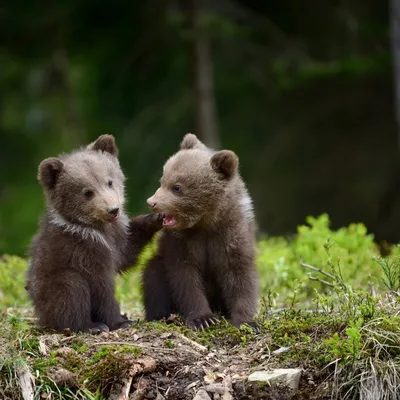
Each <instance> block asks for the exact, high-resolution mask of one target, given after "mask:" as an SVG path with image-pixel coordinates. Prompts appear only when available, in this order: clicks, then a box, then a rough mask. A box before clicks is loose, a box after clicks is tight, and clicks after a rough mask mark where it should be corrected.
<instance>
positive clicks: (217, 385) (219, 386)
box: [204, 383, 228, 394]
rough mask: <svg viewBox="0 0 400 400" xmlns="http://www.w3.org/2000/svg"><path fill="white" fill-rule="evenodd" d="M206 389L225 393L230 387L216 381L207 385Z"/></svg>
mask: <svg viewBox="0 0 400 400" xmlns="http://www.w3.org/2000/svg"><path fill="white" fill-rule="evenodd" d="M204 390H206V391H207V392H211V393H218V394H224V393H225V392H226V391H227V390H228V389H227V388H226V387H225V386H224V385H222V384H220V383H214V384H212V385H207V386H205V387H204Z"/></svg>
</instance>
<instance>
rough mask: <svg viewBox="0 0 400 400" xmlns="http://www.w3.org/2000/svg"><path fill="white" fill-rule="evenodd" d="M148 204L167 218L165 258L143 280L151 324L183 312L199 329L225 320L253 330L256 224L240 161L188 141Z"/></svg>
mask: <svg viewBox="0 0 400 400" xmlns="http://www.w3.org/2000/svg"><path fill="white" fill-rule="evenodd" d="M147 203H148V205H149V207H150V208H151V209H152V210H153V212H157V213H160V214H162V215H163V216H164V217H163V230H162V231H161V235H160V238H159V245H158V252H157V253H156V255H155V256H154V258H153V259H151V260H150V262H149V263H148V264H147V266H146V268H145V270H144V273H143V276H142V284H143V294H144V299H143V300H144V306H145V315H146V319H147V320H159V319H163V318H167V317H168V316H169V315H170V314H171V313H179V314H181V315H182V316H183V318H184V319H185V321H186V324H187V325H188V326H189V327H190V328H192V329H196V330H197V329H204V328H206V327H208V326H209V325H211V324H215V323H217V322H218V319H217V318H216V316H215V313H222V315H223V316H224V317H227V318H229V319H230V320H231V322H232V323H233V325H235V326H236V327H239V326H240V325H241V324H244V323H248V324H253V317H254V314H255V312H256V306H257V296H258V286H259V283H258V273H257V269H256V266H255V263H254V253H255V221H254V213H253V207H252V201H251V198H250V196H249V194H248V191H247V189H246V187H245V184H244V182H243V180H242V178H241V176H240V174H239V160H238V157H237V156H236V154H235V153H233V152H232V151H229V150H221V151H214V150H212V149H209V148H207V147H206V146H205V145H204V144H203V143H202V142H201V141H199V140H198V139H197V137H196V136H195V135H193V134H187V135H185V137H184V139H183V141H182V143H181V145H180V151H178V152H177V153H175V154H174V155H173V156H172V157H170V158H169V159H168V160H167V162H166V164H165V165H164V171H163V175H162V178H161V180H160V187H159V188H158V190H157V191H156V192H155V194H154V195H153V196H152V197H150V198H149V199H148V200H147Z"/></svg>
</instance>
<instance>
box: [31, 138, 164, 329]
mask: <svg viewBox="0 0 400 400" xmlns="http://www.w3.org/2000/svg"><path fill="white" fill-rule="evenodd" d="M38 179H39V181H40V183H41V184H42V186H43V187H44V192H45V195H46V200H47V210H46V213H45V215H44V217H43V218H42V221H41V224H40V229H39V233H38V234H37V235H36V236H35V237H34V238H33V240H32V245H31V249H30V253H31V254H30V255H31V260H30V266H29V270H28V282H27V286H26V288H27V290H28V292H29V296H30V298H31V300H32V301H33V304H34V308H35V312H36V314H37V316H38V319H39V324H40V325H41V326H45V327H48V328H53V329H55V330H58V331H62V330H64V329H70V330H71V331H83V332H88V333H99V332H102V331H108V330H115V329H118V328H121V327H127V326H129V325H131V324H132V321H129V320H128V319H127V318H126V317H125V316H122V315H121V312H120V307H119V304H118V302H117V300H116V299H115V295H114V290H115V276H116V274H117V273H118V272H121V271H123V270H126V269H127V268H129V267H130V266H132V265H134V264H135V263H136V261H137V257H138V255H139V253H140V251H141V250H142V248H143V247H144V246H145V245H146V244H147V243H148V242H149V241H150V240H151V239H152V237H153V235H154V233H155V232H157V231H158V230H160V229H161V228H162V223H161V218H160V217H159V215H157V214H149V215H143V216H138V217H136V218H133V219H132V220H129V218H128V217H127V215H126V214H125V213H124V211H123V205H124V181H125V177H124V174H123V172H122V170H121V168H120V165H119V161H118V148H117V146H116V144H115V140H114V137H113V136H111V135H102V136H100V137H99V138H98V139H97V140H96V141H95V142H93V143H91V144H90V145H89V146H87V147H86V148H82V149H79V150H76V151H74V152H72V153H70V154H63V155H61V156H59V157H58V158H48V159H46V160H44V161H42V162H41V163H40V165H39V172H38Z"/></svg>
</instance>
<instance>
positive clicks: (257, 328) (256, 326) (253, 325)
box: [243, 321, 261, 333]
mask: <svg viewBox="0 0 400 400" xmlns="http://www.w3.org/2000/svg"><path fill="white" fill-rule="evenodd" d="M243 325H245V326H248V327H249V328H251V329H253V331H254V333H260V332H261V327H260V325H259V324H258V323H257V322H256V321H251V322H246V323H244V324H243Z"/></svg>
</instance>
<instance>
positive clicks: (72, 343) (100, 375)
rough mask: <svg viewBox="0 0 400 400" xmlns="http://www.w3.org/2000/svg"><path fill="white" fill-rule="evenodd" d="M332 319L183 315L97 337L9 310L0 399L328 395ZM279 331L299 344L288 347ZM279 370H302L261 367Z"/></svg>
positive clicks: (3, 342)
mask: <svg viewBox="0 0 400 400" xmlns="http://www.w3.org/2000/svg"><path fill="white" fill-rule="evenodd" d="M323 319H324V318H322V317H321V315H316V314H313V313H311V314H310V313H304V314H303V313H301V312H298V311H294V310H292V311H286V312H282V313H277V314H275V315H274V316H271V318H270V321H269V324H268V325H269V328H270V330H269V331H268V328H267V327H265V328H264V327H261V329H260V332H254V331H253V329H252V328H250V327H242V329H240V330H238V329H236V328H234V327H232V326H231V325H230V324H229V323H228V322H226V321H222V322H221V324H220V325H218V326H214V327H211V328H209V329H207V330H206V331H203V332H193V331H190V330H189V329H187V328H186V327H184V326H183V325H182V324H181V323H180V322H179V319H176V320H175V321H171V323H143V322H139V323H138V324H137V325H136V326H134V327H132V328H128V329H121V330H117V331H113V332H103V333H101V334H100V335H96V336H95V335H85V334H74V333H72V334H71V333H69V332H66V333H64V334H60V333H52V332H49V331H45V330H42V329H38V328H36V327H35V326H34V325H33V324H34V320H33V318H32V317H31V311H30V310H27V311H25V312H24V313H20V312H18V313H15V310H12V309H9V310H8V315H5V318H4V319H3V321H4V322H3V323H2V327H1V330H2V335H1V338H0V344H1V347H0V359H1V360H2V361H0V367H2V372H3V379H2V380H1V382H0V398H1V399H10V400H14V399H22V398H24V399H25V400H26V399H54V398H60V399H73V398H74V399H110V400H111V399H113V400H117V399H118V400H123V399H135V400H139V399H157V400H162V399H177V400H179V399H185V400H186V399H187V400H189V399H190V400H192V399H196V400H206V399H221V400H228V399H293V398H295V399H306V398H307V399H328V398H330V395H331V393H332V385H333V383H334V382H333V381H332V379H331V378H332V376H330V375H331V373H332V369H331V368H328V369H326V370H325V371H324V370H323V368H322V364H321V365H319V366H318V365H317V364H316V358H315V355H316V354H315V352H316V351H318V347H320V346H321V343H322V339H323V337H326V336H329V335H331V333H332V329H336V328H335V324H336V323H338V322H339V320H338V319H336V320H335V318H333V319H332V320H331V321H323ZM321 324H326V326H325V327H322V326H321ZM295 326H298V327H297V328H296V327H295ZM299 328H300V329H299ZM325 328H326V329H325ZM337 328H338V327H337ZM278 336H282V338H283V337H286V340H285V341H286V342H287V341H288V340H287V339H288V338H290V341H291V342H292V343H293V344H292V345H291V346H284V347H283V346H280V345H279V342H282V340H279V338H278ZM276 339H278V340H276ZM320 361H322V359H321V360H320ZM318 362H319V361H318ZM2 364H3V365H2ZM276 368H279V369H283V368H285V369H286V368H288V370H287V372H288V373H294V375H295V376H294V378H293V379H290V380H287V379H286V378H285V376H283V378H282V379H278V380H274V379H273V378H271V380H266V381H265V380H263V378H262V380H258V378H257V374H256V375H254V373H255V372H259V371H274V370H276ZM0 373H1V370H0ZM252 374H253V375H252ZM252 376H253V377H256V379H257V380H256V381H251V379H252V378H251V377H252ZM249 377H250V379H249ZM196 396H197V397H196Z"/></svg>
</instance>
